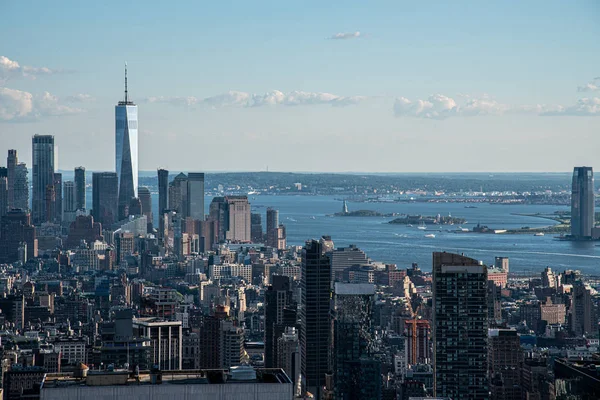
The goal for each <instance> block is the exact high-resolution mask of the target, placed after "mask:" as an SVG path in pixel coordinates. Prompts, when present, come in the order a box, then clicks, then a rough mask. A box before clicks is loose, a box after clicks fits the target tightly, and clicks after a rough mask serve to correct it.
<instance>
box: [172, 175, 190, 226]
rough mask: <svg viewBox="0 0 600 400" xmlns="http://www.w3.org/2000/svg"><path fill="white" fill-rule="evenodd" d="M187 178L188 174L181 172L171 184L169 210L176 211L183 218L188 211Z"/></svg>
mask: <svg viewBox="0 0 600 400" xmlns="http://www.w3.org/2000/svg"><path fill="white" fill-rule="evenodd" d="M187 180H188V177H187V175H186V174H184V173H183V172H180V173H179V174H178V175H177V176H176V177H175V178H173V181H171V183H170V184H169V210H171V211H176V212H177V213H178V214H179V215H180V216H181V218H182V219H183V220H185V218H186V217H187V211H188V204H187V200H188V199H187Z"/></svg>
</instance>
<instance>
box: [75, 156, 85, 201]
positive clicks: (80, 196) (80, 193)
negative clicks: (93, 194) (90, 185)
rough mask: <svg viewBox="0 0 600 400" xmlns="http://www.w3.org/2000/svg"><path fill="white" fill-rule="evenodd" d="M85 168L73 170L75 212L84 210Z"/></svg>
mask: <svg viewBox="0 0 600 400" xmlns="http://www.w3.org/2000/svg"><path fill="white" fill-rule="evenodd" d="M85 209H86V200H85V168H84V167H77V168H75V210H85Z"/></svg>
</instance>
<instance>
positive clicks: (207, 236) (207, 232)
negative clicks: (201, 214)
mask: <svg viewBox="0 0 600 400" xmlns="http://www.w3.org/2000/svg"><path fill="white" fill-rule="evenodd" d="M196 233H197V234H198V235H199V237H200V252H201V253H204V252H207V251H210V250H212V248H213V247H214V245H215V244H217V243H219V223H218V222H217V221H215V220H213V219H210V218H209V219H207V220H206V221H198V228H197V229H196Z"/></svg>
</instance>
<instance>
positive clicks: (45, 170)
mask: <svg viewBox="0 0 600 400" xmlns="http://www.w3.org/2000/svg"><path fill="white" fill-rule="evenodd" d="M32 147H33V157H32V160H33V190H32V193H31V195H32V196H31V198H32V201H31V210H32V220H33V224H34V225H37V224H41V223H42V222H46V221H47V220H48V218H47V215H46V190H47V187H48V186H53V185H54V168H55V165H54V161H55V160H54V136H52V135H34V136H33V139H32Z"/></svg>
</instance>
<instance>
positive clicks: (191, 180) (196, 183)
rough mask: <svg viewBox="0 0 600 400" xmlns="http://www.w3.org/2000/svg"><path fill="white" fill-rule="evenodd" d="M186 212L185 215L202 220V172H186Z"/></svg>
mask: <svg viewBox="0 0 600 400" xmlns="http://www.w3.org/2000/svg"><path fill="white" fill-rule="evenodd" d="M187 196H188V201H187V204H188V207H189V210H188V213H187V216H188V217H191V218H193V219H196V220H200V221H204V173H202V172H189V173H188V190H187Z"/></svg>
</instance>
